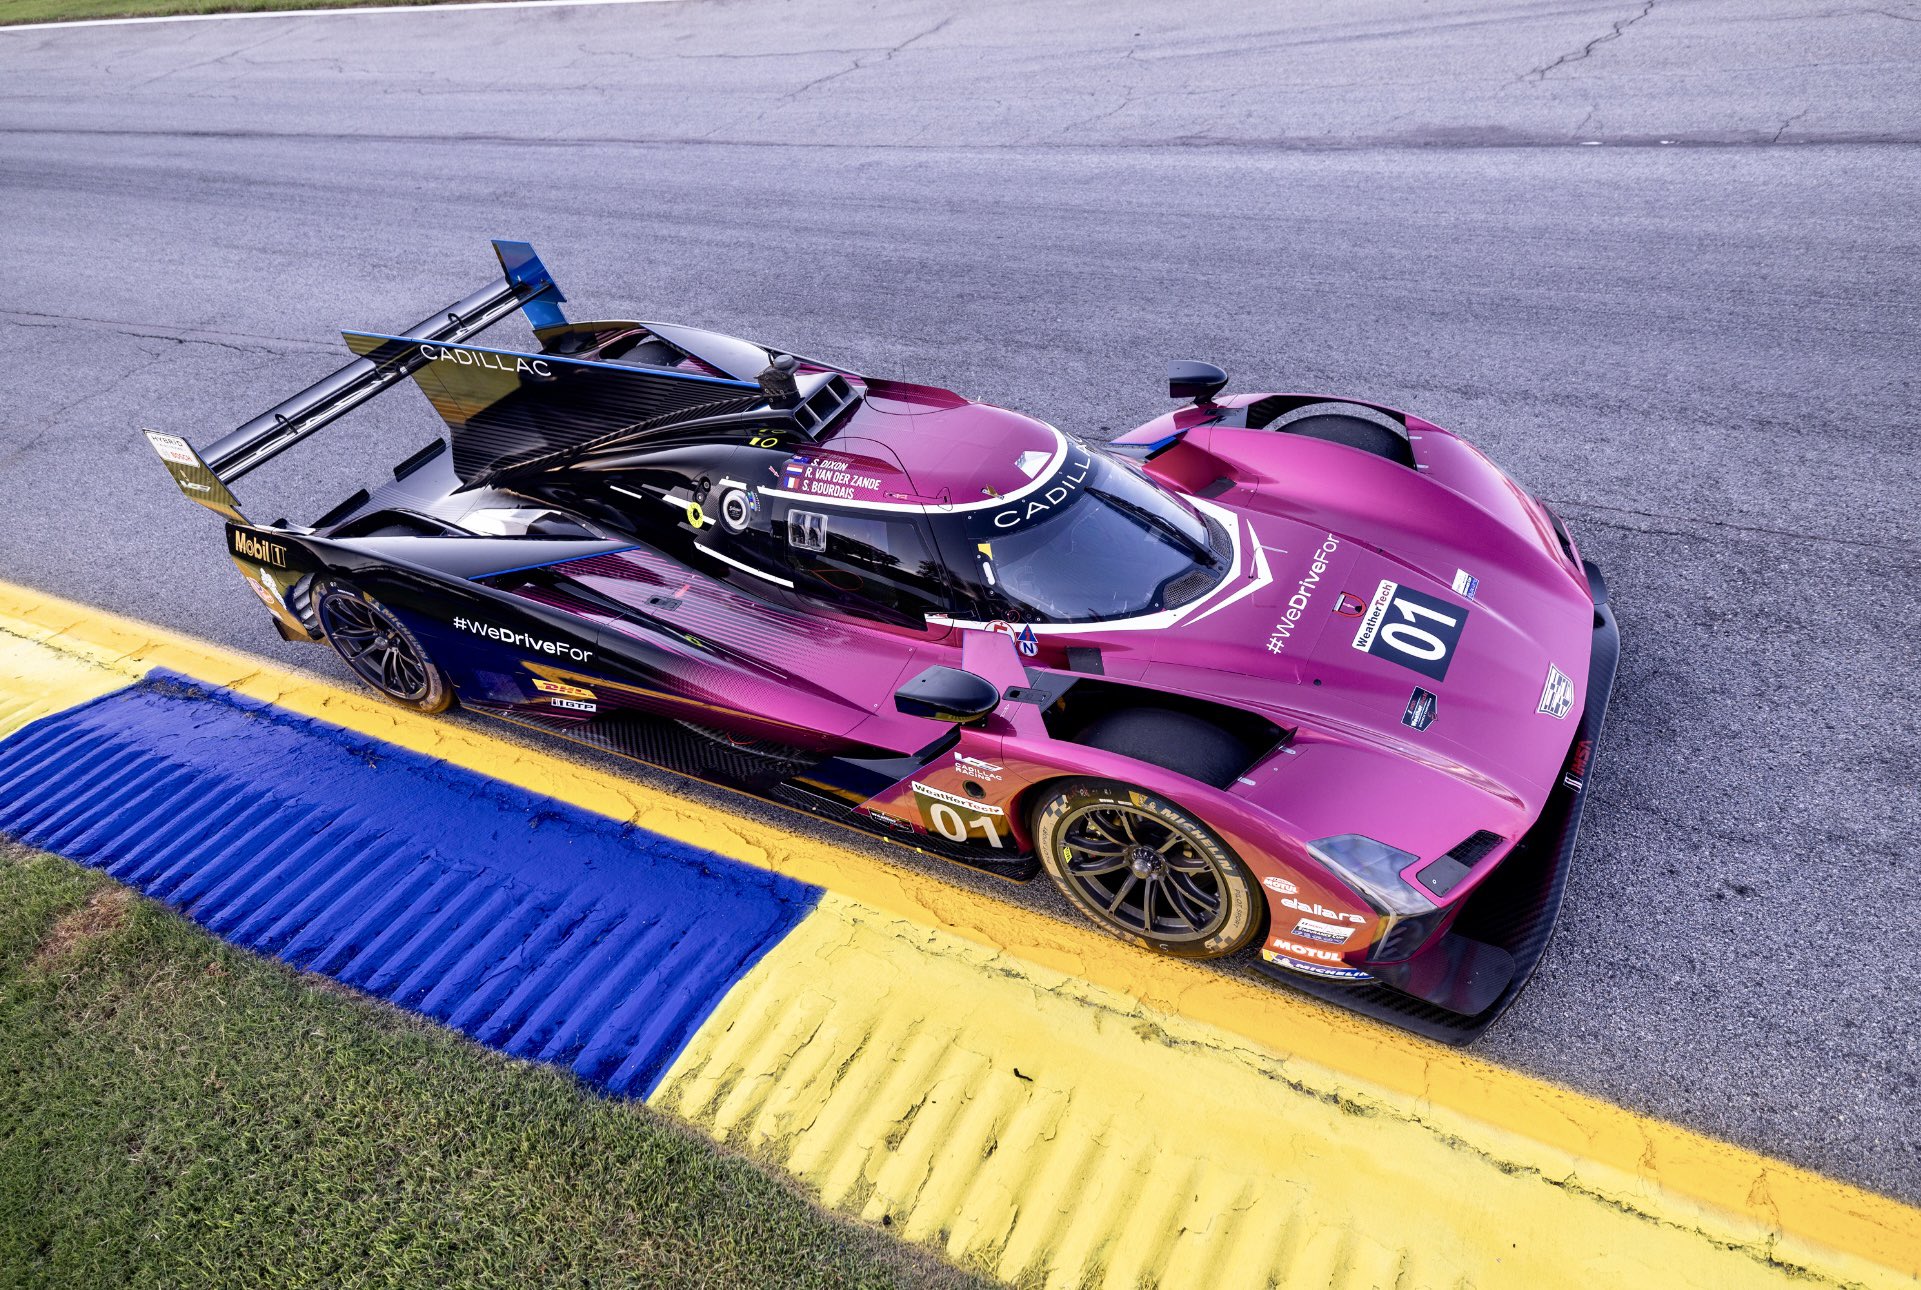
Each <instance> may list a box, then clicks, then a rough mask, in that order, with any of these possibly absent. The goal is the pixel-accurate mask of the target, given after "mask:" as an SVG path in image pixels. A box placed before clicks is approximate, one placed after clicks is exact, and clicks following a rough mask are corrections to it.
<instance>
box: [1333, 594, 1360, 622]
mask: <svg viewBox="0 0 1921 1290" xmlns="http://www.w3.org/2000/svg"><path fill="white" fill-rule="evenodd" d="M1334 612H1335V613H1337V614H1339V615H1340V616H1341V617H1343V618H1359V617H1360V616H1361V615H1362V614H1364V613H1366V612H1367V602H1366V601H1365V600H1362V599H1361V598H1360V597H1359V596H1357V595H1355V594H1354V593H1353V592H1351V591H1343V592H1342V593H1341V598H1340V599H1339V600H1337V601H1335V602H1334Z"/></svg>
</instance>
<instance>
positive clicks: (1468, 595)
mask: <svg viewBox="0 0 1921 1290" xmlns="http://www.w3.org/2000/svg"><path fill="white" fill-rule="evenodd" d="M1480 589H1481V580H1480V579H1479V578H1477V577H1475V576H1474V575H1473V574H1471V573H1469V572H1468V571H1467V570H1466V569H1456V570H1455V571H1454V594H1455V595H1457V596H1459V597H1460V598H1461V599H1463V600H1472V599H1474V593H1475V592H1477V591H1479V590H1480Z"/></svg>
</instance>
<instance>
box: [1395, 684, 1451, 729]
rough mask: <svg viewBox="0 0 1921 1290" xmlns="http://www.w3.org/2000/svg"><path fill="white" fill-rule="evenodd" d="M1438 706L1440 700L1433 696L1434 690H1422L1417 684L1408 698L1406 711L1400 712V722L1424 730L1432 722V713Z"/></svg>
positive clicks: (1437, 709)
mask: <svg viewBox="0 0 1921 1290" xmlns="http://www.w3.org/2000/svg"><path fill="white" fill-rule="evenodd" d="M1440 706H1441V701H1440V700H1439V699H1437V698H1436V697H1434V691H1432V690H1423V689H1422V688H1421V687H1420V686H1418V685H1417V686H1415V687H1414V693H1413V695H1412V696H1410V697H1409V698H1408V701H1407V711H1405V712H1403V713H1402V714H1401V724H1402V725H1404V726H1412V727H1414V728H1415V729H1416V730H1425V729H1427V728H1428V727H1429V726H1431V725H1433V724H1434V714H1435V713H1436V712H1437V711H1439V709H1440Z"/></svg>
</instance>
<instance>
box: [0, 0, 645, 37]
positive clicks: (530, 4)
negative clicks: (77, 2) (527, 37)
mask: <svg viewBox="0 0 1921 1290" xmlns="http://www.w3.org/2000/svg"><path fill="white" fill-rule="evenodd" d="M678 3H682V0H468V2H467V3H463V4H382V5H362V6H360V7H358V8H356V7H354V6H351V5H346V6H341V7H338V8H333V9H262V10H259V11H258V12H253V13H174V14H162V15H160V16H158V17H152V18H86V19H82V20H80V21H78V22H27V23H21V24H19V25H18V26H11V27H9V26H0V35H4V34H6V33H7V32H11V31H66V30H68V29H70V28H73V27H132V26H135V25H137V24H140V23H149V22H217V21H221V20H224V19H227V18H326V17H331V16H333V15H336V14H362V13H426V12H441V13H445V12H447V11H448V10H450V9H451V10H462V9H561V8H568V9H582V8H588V7H590V6H595V5H605V4H678Z"/></svg>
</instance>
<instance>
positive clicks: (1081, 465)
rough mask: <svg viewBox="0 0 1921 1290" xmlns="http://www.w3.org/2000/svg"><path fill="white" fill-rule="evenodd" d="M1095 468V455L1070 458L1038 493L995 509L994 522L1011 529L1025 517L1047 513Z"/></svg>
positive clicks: (1068, 496) (1067, 496) (1071, 492)
mask: <svg viewBox="0 0 1921 1290" xmlns="http://www.w3.org/2000/svg"><path fill="white" fill-rule="evenodd" d="M1093 469H1094V458H1093V457H1091V456H1088V455H1086V454H1085V453H1083V455H1082V456H1081V457H1080V459H1079V460H1078V461H1076V460H1073V459H1071V458H1070V459H1069V460H1068V462H1067V464H1066V465H1064V466H1062V467H1061V469H1060V471H1059V473H1057V474H1056V475H1055V476H1054V482H1053V483H1051V484H1049V485H1048V486H1047V487H1046V488H1043V489H1041V490H1040V491H1039V492H1037V493H1032V494H1030V495H1029V496H1027V497H1026V498H1024V499H1022V500H1021V501H1019V502H1017V503H1015V504H1014V505H1012V506H1010V507H1008V508H1007V509H1006V510H1004V511H995V512H994V516H993V521H992V522H993V525H994V527H995V528H997V529H1011V528H1013V527H1014V526H1015V525H1016V524H1019V523H1020V522H1021V521H1023V520H1030V519H1033V518H1034V517H1035V516H1036V515H1045V514H1047V512H1049V511H1051V510H1053V509H1054V508H1055V507H1056V506H1059V505H1060V504H1061V503H1062V502H1064V501H1066V500H1067V499H1068V498H1070V497H1072V496H1074V494H1075V492H1076V491H1077V490H1078V489H1079V488H1080V486H1081V485H1082V484H1083V483H1085V482H1086V481H1087V476H1088V474H1089V472H1091V471H1092V470H1093Z"/></svg>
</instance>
